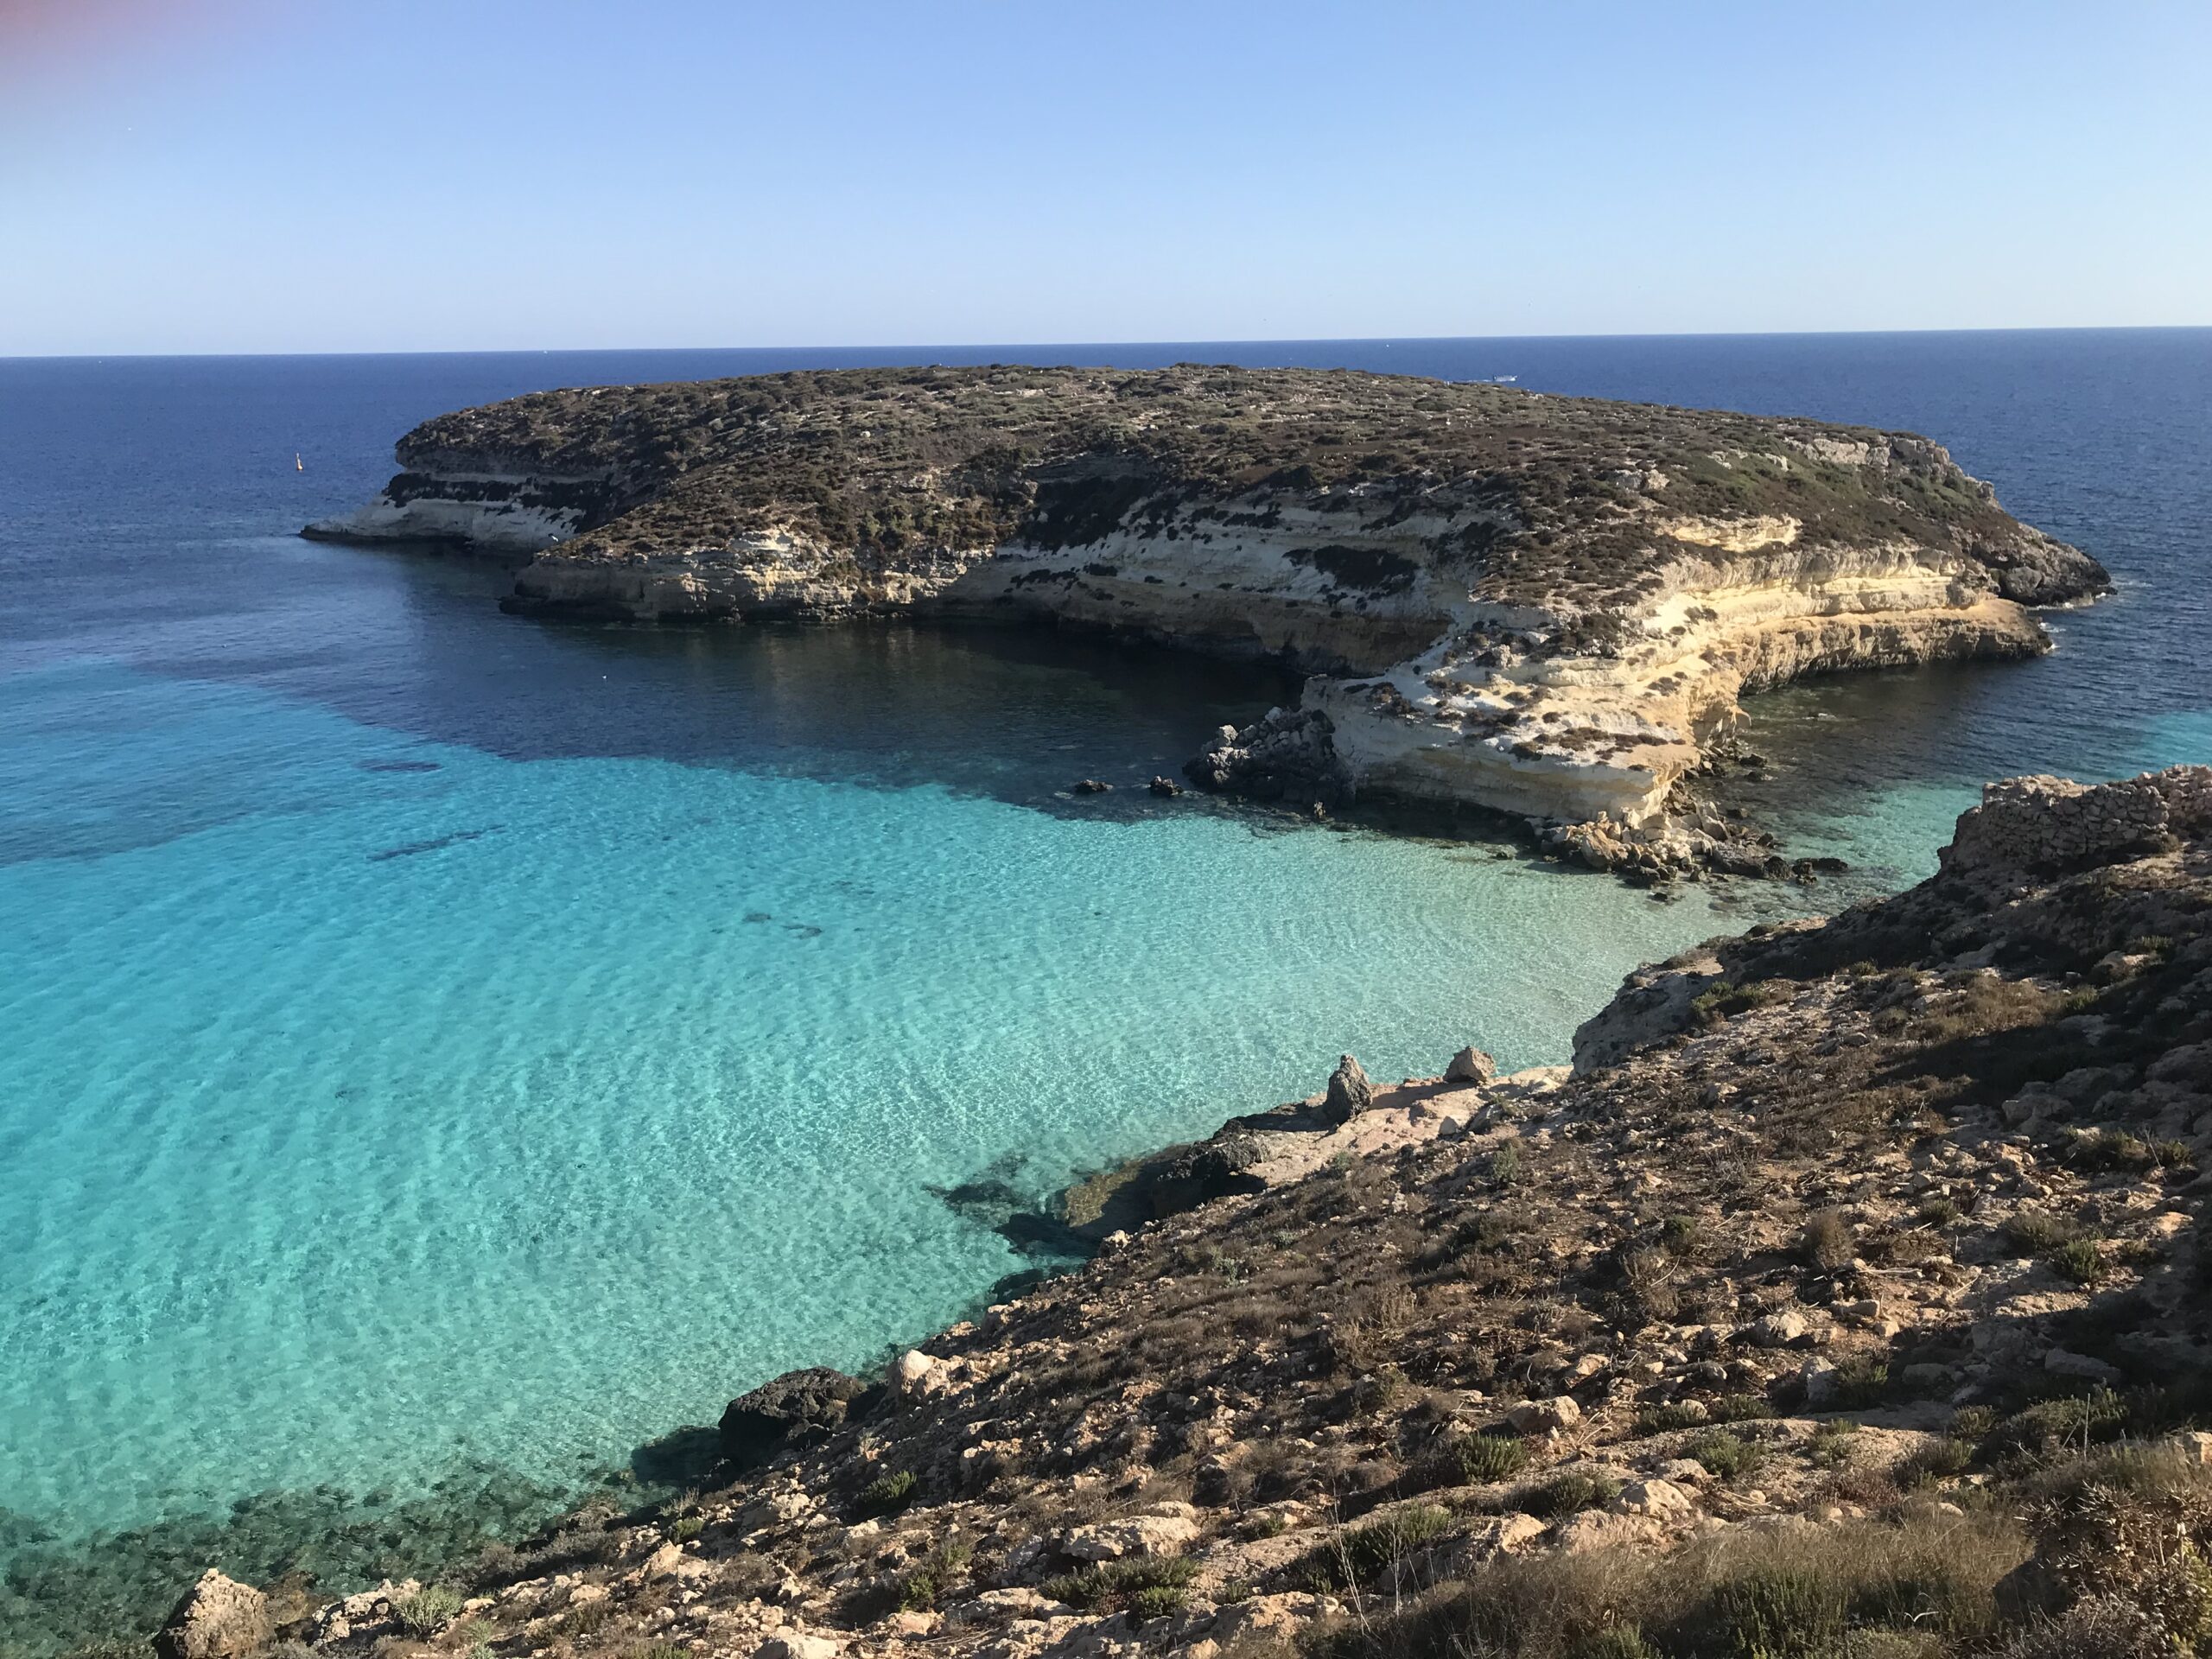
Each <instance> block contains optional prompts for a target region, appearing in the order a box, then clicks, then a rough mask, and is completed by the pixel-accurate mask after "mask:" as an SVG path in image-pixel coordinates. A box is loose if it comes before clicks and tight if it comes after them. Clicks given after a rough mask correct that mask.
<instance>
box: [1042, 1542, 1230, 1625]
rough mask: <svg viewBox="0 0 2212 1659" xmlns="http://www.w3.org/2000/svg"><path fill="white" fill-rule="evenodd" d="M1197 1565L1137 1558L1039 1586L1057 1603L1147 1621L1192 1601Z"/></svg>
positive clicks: (1186, 1560)
mask: <svg viewBox="0 0 2212 1659" xmlns="http://www.w3.org/2000/svg"><path fill="white" fill-rule="evenodd" d="M1197 1578H1198V1563H1197V1562H1196V1561H1194V1560H1191V1559H1190V1558H1189V1557H1188V1556H1183V1555H1172V1556H1150V1555H1145V1556H1138V1557H1136V1558H1135V1559H1134V1560H1126V1561H1101V1562H1099V1563H1098V1564H1097V1565H1096V1566H1095V1567H1084V1568H1083V1569H1082V1570H1081V1571H1079V1572H1075V1573H1061V1574H1059V1575H1058V1577H1057V1578H1051V1579H1047V1580H1045V1582H1044V1584H1043V1586H1040V1587H1041V1588H1042V1589H1043V1591H1044V1592H1045V1594H1046V1595H1047V1596H1050V1597H1051V1598H1052V1599H1053V1600H1054V1601H1064V1602H1065V1603H1067V1605H1069V1606H1071V1607H1075V1608H1079V1609H1081V1610H1082V1611H1084V1612H1087V1613H1105V1612H1116V1611H1121V1610H1122V1609H1123V1608H1128V1609H1130V1610H1131V1611H1140V1612H1142V1613H1143V1615H1144V1617H1146V1618H1158V1617H1160V1615H1161V1614H1162V1613H1167V1612H1173V1611H1175V1610H1176V1609H1177V1608H1179V1607H1180V1606H1182V1605H1183V1604H1184V1603H1185V1601H1187V1600H1188V1599H1190V1594H1191V1585H1192V1582H1193V1581H1194V1580H1196V1579H1197Z"/></svg>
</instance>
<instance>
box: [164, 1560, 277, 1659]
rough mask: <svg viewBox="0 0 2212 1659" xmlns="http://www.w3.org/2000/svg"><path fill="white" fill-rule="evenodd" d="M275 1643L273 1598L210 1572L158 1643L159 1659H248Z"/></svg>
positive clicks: (179, 1606) (186, 1596)
mask: <svg viewBox="0 0 2212 1659" xmlns="http://www.w3.org/2000/svg"><path fill="white" fill-rule="evenodd" d="M275 1639H276V1630H275V1627H274V1626H273V1625H272V1624H270V1618H269V1598H268V1597H266V1596H264V1594H262V1592H260V1591H258V1590H257V1589H255V1588H254V1587H253V1586H251V1585H249V1584H240V1583H239V1582H238V1580H235V1579H231V1578H226V1577H225V1576H224V1575H223V1574H222V1573H218V1572H216V1571H215V1570H214V1569H213V1568H212V1567H211V1568H209V1569H208V1570H207V1572H206V1573H202V1574H201V1575H200V1581H199V1582H198V1583H197V1584H195V1585H194V1586H192V1588H191V1589H189V1590H188V1591H186V1592H185V1593H184V1599H182V1600H181V1601H180V1602H178V1603H177V1605H176V1607H175V1611H172V1612H171V1613H170V1614H169V1616H168V1619H167V1621H166V1622H164V1623H163V1624H162V1628H161V1630H160V1632H159V1634H157V1635H156V1637H154V1652H155V1653H156V1656H158V1659H246V1656H248V1655H251V1654H257V1653H259V1652H260V1651H262V1649H264V1648H266V1647H268V1645H269V1644H270V1643H271V1642H272V1641H274V1640H275Z"/></svg>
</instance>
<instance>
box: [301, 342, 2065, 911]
mask: <svg viewBox="0 0 2212 1659" xmlns="http://www.w3.org/2000/svg"><path fill="white" fill-rule="evenodd" d="M398 461H399V465H400V467H401V469H402V470H401V471H400V473H399V474H398V476H397V477H396V478H394V479H393V480H391V483H390V484H389V485H388V486H386V487H385V492H384V493H383V494H382V495H381V496H380V497H379V498H378V499H377V500H376V501H375V502H374V503H372V504H371V505H368V506H366V507H364V508H363V509H361V510H360V511H359V512H356V513H353V515H351V516H349V517H346V518H340V519H334V520H327V521H324V522H321V523H319V524H313V525H310V526H308V530H307V531H306V533H307V534H308V535H310V536H315V537H329V538H335V539H344V540H354V541H363V540H367V541H375V540H405V541H439V542H445V543H455V544H460V545H464V546H467V547H471V548H475V549H480V550H486V551H491V552H498V553H505V554H509V555H512V556H517V557H523V556H527V557H528V560H529V563H528V564H527V566H526V568H524V569H523V570H522V572H521V574H520V576H519V578H518V581H517V582H516V586H515V589H514V593H513V595H512V598H511V599H510V600H509V601H507V602H508V604H509V605H510V607H512V608H514V609H517V610H522V611H528V612H532V613H544V614H554V615H569V616H582V617H594V618H613V619H620V620H632V621H640V622H671V621H672V622H690V623H697V622H735V621H742V620H747V619H756V618H767V617H806V618H835V617H844V616H853V615H860V614H869V613H908V614H912V615H916V616H933V617H944V618H962V619H975V618H1005V619H1040V620H1049V621H1052V622H1055V623H1059V624H1068V625H1078V626H1091V627H1098V628H1105V629H1113V630H1120V631H1126V632H1132V633H1135V634H1138V635H1141V636H1143V637H1146V638H1148V639H1157V640H1160V641H1161V642H1164V643H1166V644H1170V645H1177V646H1181V647H1187V648H1192V649H1198V650H1205V651H1210V652H1225V653H1232V654H1239V655H1249V656H1254V657H1266V658H1275V659H1279V660H1281V662H1283V663H1285V664H1289V665H1291V666H1293V667H1294V668H1297V669H1299V670H1301V671H1306V672H1307V673H1309V674H1310V675H1311V676H1312V677H1311V678H1309V679H1308V680H1307V682H1306V688H1305V691H1304V695H1303V696H1302V698H1301V700H1300V703H1299V705H1298V706H1297V707H1296V708H1294V709H1278V710H1276V711H1274V712H1273V713H1271V714H1270V715H1268V717H1267V718H1266V719H1264V720H1262V721H1260V722H1258V723H1257V724H1256V725H1255V726H1252V727H1250V728H1246V729H1244V730H1242V731H1238V730H1232V729H1227V728H1224V730H1222V731H1221V732H1220V733H1218V734H1217V735H1216V736H1215V737H1213V738H1212V739H1211V741H1208V742H1207V744H1206V746H1205V750H1204V752H1203V753H1200V754H1199V755H1198V756H1197V757H1196V758H1195V759H1194V760H1192V763H1191V766H1190V767H1189V768H1188V771H1189V773H1190V775H1191V777H1192V779H1195V780H1196V781H1198V783H1200V784H1202V785H1205V786H1206V787H1209V788H1213V789H1221V790H1234V791H1240V792H1244V793H1249V794H1254V795H1257V796H1260V797H1263V798H1282V799H1286V800H1289V801H1293V802H1295V803H1299V804H1308V803H1313V802H1321V803H1325V804H1336V803H1341V802H1343V801H1344V800H1346V799H1348V798H1351V796H1353V795H1354V794H1356V793H1358V792H1362V791H1365V792H1369V793H1371V794H1374V795H1377V796H1382V797H1386V798H1401V799H1407V800H1413V801H1421V802H1446V803H1452V804H1465V805H1470V806H1473V807H1478V808H1482V809H1486V810H1491V811H1495V812H1500V813H1506V814H1510V815H1514V816H1515V817H1526V818H1530V819H1534V820H1537V821H1539V822H1540V823H1542V824H1544V825H1547V826H1549V827H1550V829H1551V832H1552V835H1553V838H1554V842H1556V843H1557V844H1559V845H1560V846H1562V847H1564V848H1566V849H1569V850H1571V851H1573V852H1575V853H1577V854H1579V855H1580V856H1582V857H1583V858H1585V859H1586V861H1590V862H1593V863H1598V864H1602V865H1608V866H1613V865H1621V864H1624V863H1635V862H1638V861H1644V862H1650V863H1654V864H1659V865H1665V864H1680V863H1693V862H1695V861H1698V860H1700V858H1703V859H1709V860H1713V861H1719V862H1720V863H1721V864H1722V865H1723V866H1724V867H1730V868H1732V867H1735V866H1738V865H1741V864H1742V863H1743V862H1744V855H1743V854H1742V853H1741V851H1740V850H1735V851H1732V850H1731V849H1730V840H1731V838H1730V836H1729V835H1728V833H1727V829H1726V825H1724V824H1723V823H1721V822H1719V819H1718V818H1717V817H1715V816H1714V815H1713V814H1712V813H1711V812H1710V811H1708V810H1704V809H1702V808H1701V807H1700V805H1699V804H1697V803H1696V802H1694V800H1692V799H1690V798H1688V797H1687V796H1685V795H1684V794H1682V793H1681V791H1680V790H1679V788H1678V785H1680V784H1681V780H1682V779H1684V778H1685V777H1686V776H1688V775H1689V774H1690V773H1692V772H1694V770H1695V769H1696V768H1698V767H1699V766H1700V764H1701V762H1702V761H1703V760H1704V759H1705V757H1706V754H1707V751H1708V749H1709V748H1710V747H1711V746H1712V745H1713V743H1714V741H1716V740H1717V739H1719V738H1720V737H1722V736H1724V735H1725V734H1726V733H1727V732H1728V731H1729V730H1730V729H1731V728H1732V725H1733V723H1734V721H1736V719H1737V717H1738V712H1739V709H1738V698H1739V697H1740V696H1742V695H1743V694H1744V693H1745V692H1746V691H1749V690H1756V689H1758V688H1760V687H1765V686H1772V685H1777V684H1779V683H1783V682H1785V681H1788V680H1790V679H1793V678H1796V677H1800V676H1803V675H1808V674H1813V673H1820V672H1828V671H1840V670H1847V669H1853V668H1862V667H1884V666H1897V665H1904V664H1919V663H1928V662H1934V661H1938V660H1942V659H1955V658H2020V657H2026V656H2031V655H2033V654H2035V653H2037V652H2042V651H2044V650H2046V649H2048V648H2049V643H2050V642H2049V639H2048V638H2047V636H2046V635H2045V633H2044V630H2043V628H2042V627H2041V626H2040V625H2039V624H2038V623H2037V620H2036V619H2035V618H2034V616H2033V615H2032V614H2031V611H2032V610H2033V608H2034V607H2039V606H2049V605H2058V604H2065V603H2069V602H2072V601H2078V600H2082V599H2084V598H2087V597H2089V596H2091V595H2094V594H2097V593H2099V592H2101V591H2103V590H2104V589H2105V588H2106V587H2107V585H2108V584H2107V577H2106V575H2105V572H2104V570H2103V569H2102V568H2101V566H2099V565H2098V564H2097V563H2096V562H2095V561H2094V560H2093V559H2091V558H2089V557H2088V556H2085V555H2084V554H2082V553H2081V552H2080V551H2078V550H2075V549H2074V548H2072V547H2069V546H2067V545H2066V544H2064V543H2060V542H2057V541H2054V540H2053V539H2051V538H2050V537H2047V536H2044V535H2043V534H2042V533H2041V532H2039V531H2036V530H2033V529H2031V528H2030V527H2029V526H2027V525H2025V524H2021V523H2020V522H2019V521H2018V520H2017V519H2015V518H2012V516H2011V515H2010V514H2008V513H2006V512H2005V511H2004V510H2003V509H2002V508H2000V507H1999V505H1998V504H1997V501H1996V499H1995V494H1994V492H1993V490H1992V489H1991V488H1990V486H1988V485H1986V484H1985V483H1982V482H1980V481H1979V480H1974V479H1973V478H1970V477H1968V476H1967V474H1965V473H1964V472H1962V471H1961V469H1960V468H1959V467H1957V466H1956V465H1955V464H1954V463H1953V461H1951V459H1950V457H1949V456H1948V454H1946V453H1945V452H1944V450H1943V449H1942V448H1941V447H1940V446H1939V445H1937V444H1936V443H1933V442H1929V441H1928V440H1927V439H1925V438H1922V437H1918V436H1915V435H1910V434H1905V433H1896V432H1883V431H1877V430H1874V429H1868V428H1861V427H1844V426H1835V425H1829V424H1825V423H1818V422H1813V421H1804V420H1782V419H1768V418H1758V417H1752V416H1742V415H1732V414H1725V413H1716V412H1711V411H1700V410H1681V409H1675V408H1666V407H1660V406H1656V405H1646V404H1621V403H1607V402H1599V401H1597V400H1593V399H1586V398H1575V397H1554V396H1550V395H1547V394H1544V393H1540V392H1535V391H1525V390H1522V389H1521V388H1518V387H1512V386H1501V385H1460V384H1455V383H1450V382H1445V381H1437V380H1427V379H1417V378H1408V377H1396V376H1382V375H1372V374H1364V373H1356V372H1350V371H1325V370H1308V369H1271V370H1253V369H1238V368H1224V367H1207V366H1198V365H1180V366H1178V367H1175V368H1171V369H1165V370H1159V371H1147V372H1130V371H1121V370H1105V369H1076V368H1057V369H1045V368H1024V367H1011V366H994V367H987V368H921V369H880V370H855V371H838V372H806V373H791V374H780V375H766V376H757V377H751V378H742V379H734V380H721V381H711V382H702V383H696V384H687V385H647V386H626V387H590V388H582V389H577V390H572V391H552V392H541V393H535V394H532V395H531V396H528V397H518V398H515V399H513V400H512V401H510V402H507V403H504V404H494V405H492V406H490V407H487V408H482V409H474V410H462V411H460V412H458V413H455V414H451V415H446V416H440V417H438V418H436V419H435V420H432V421H429V422H426V423H424V424H423V425H422V426H419V427H417V428H416V429H415V430H413V431H412V432H410V433H409V434H407V435H406V436H405V437H404V438H403V439H401V440H400V442H399V445H398ZM1760 862H1761V855H1756V854H1754V855H1752V856H1751V866H1752V867H1754V868H1756V867H1757V866H1758V864H1759V863H1760Z"/></svg>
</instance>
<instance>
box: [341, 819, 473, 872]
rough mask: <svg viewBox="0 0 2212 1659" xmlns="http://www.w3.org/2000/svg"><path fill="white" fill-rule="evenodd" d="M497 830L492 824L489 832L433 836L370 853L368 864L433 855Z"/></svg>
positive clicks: (464, 830) (463, 831)
mask: <svg viewBox="0 0 2212 1659" xmlns="http://www.w3.org/2000/svg"><path fill="white" fill-rule="evenodd" d="M498 828H499V826H498V825H497V824H493V826H492V828H491V829H456V830H454V832H453V834H451V835H449V836H433V837H432V838H431V839H429V841H410V842H406V843H405V844H404V845H403V846H398V847H386V848H385V849H383V850H382V851H380V852H374V853H371V854H370V855H369V862H370V863H372V864H381V863H383V862H384V861H385V860H386V859H388V858H412V857H414V856H415V855H416V854H417V853H435V852H436V851H437V850H438V849H440V848H442V847H454V846H458V845H459V844H460V843H461V842H464V841H475V840H478V839H480V837H482V836H488V835H490V834H491V833H492V829H498Z"/></svg>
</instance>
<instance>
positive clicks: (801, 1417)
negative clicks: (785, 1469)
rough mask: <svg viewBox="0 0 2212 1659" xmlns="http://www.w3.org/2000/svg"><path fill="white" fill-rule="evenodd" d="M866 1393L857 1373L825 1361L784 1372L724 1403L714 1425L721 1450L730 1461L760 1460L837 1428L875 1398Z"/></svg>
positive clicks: (756, 1461)
mask: <svg viewBox="0 0 2212 1659" xmlns="http://www.w3.org/2000/svg"><path fill="white" fill-rule="evenodd" d="M871 1393H872V1390H871V1389H869V1387H868V1384H867V1383H863V1382H861V1380H860V1378H858V1377H856V1376H846V1375H845V1373H844V1372H842V1371H838V1370H831V1369H830V1368H829V1367H828V1366H826V1365H816V1366H811V1367H810V1368H808V1369H807V1370H801V1371H786V1372H785V1373H784V1374H783V1375H782V1376H779V1377H777V1378H775V1379H774V1380H773V1381H772V1382H768V1383H762V1384H761V1385H760V1387H759V1388H757V1389H753V1392H752V1393H750V1394H741V1395H738V1397H737V1398H736V1399H734V1400H733V1401H731V1402H729V1408H728V1409H727V1410H726V1411H724V1412H723V1413H722V1421H721V1427H720V1430H719V1432H720V1433H721V1446H722V1455H723V1456H724V1457H726V1458H728V1459H730V1460H731V1461H732V1462H734V1463H761V1462H765V1461H766V1460H767V1459H768V1458H770V1457H771V1456H772V1455H773V1454H774V1453H776V1452H779V1451H781V1450H783V1448H784V1447H785V1446H797V1445H803V1444H804V1443H805V1442H806V1441H808V1440H813V1439H817V1438H818V1437H820V1436H822V1435H824V1434H828V1433H832V1432H833V1431H835V1430H836V1429H838V1428H841V1427H843V1426H844V1424H845V1421H846V1420H847V1419H848V1418H849V1417H852V1416H855V1415H858V1414H860V1412H861V1411H865V1409H866V1408H867V1406H868V1404H873V1403H874V1402H873V1400H872V1399H871V1398H870V1397H869V1396H870V1395H871Z"/></svg>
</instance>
